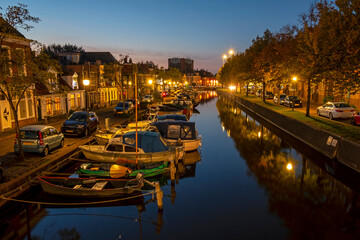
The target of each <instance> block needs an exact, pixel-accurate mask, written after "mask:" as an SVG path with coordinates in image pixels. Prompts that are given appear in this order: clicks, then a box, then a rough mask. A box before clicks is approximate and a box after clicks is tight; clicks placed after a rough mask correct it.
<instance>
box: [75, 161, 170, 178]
mask: <svg viewBox="0 0 360 240" xmlns="http://www.w3.org/2000/svg"><path fill="white" fill-rule="evenodd" d="M122 167H123V166H120V165H117V164H112V163H82V164H81V165H80V166H79V168H78V169H77V171H76V173H77V174H79V175H81V174H85V175H87V176H92V177H116V176H119V177H125V178H134V177H136V176H137V174H138V173H142V174H143V177H144V178H147V177H154V176H157V175H161V174H163V173H164V172H166V171H167V170H168V168H167V167H168V163H167V162H166V163H163V164H161V165H159V166H158V167H154V168H151V169H140V170H131V169H130V168H127V169H124V174H122V171H121V170H119V169H121V168H122Z"/></svg>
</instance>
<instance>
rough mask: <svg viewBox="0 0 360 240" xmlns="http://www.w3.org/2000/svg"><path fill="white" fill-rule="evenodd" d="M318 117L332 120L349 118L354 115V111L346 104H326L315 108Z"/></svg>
mask: <svg viewBox="0 0 360 240" xmlns="http://www.w3.org/2000/svg"><path fill="white" fill-rule="evenodd" d="M316 113H317V114H318V115H319V116H325V117H329V118H330V119H334V118H350V117H352V116H353V115H354V113H355V109H354V108H353V107H351V106H350V105H349V104H347V103H346V102H327V103H325V104H324V105H322V106H320V107H318V108H317V110H316Z"/></svg>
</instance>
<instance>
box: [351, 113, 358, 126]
mask: <svg viewBox="0 0 360 240" xmlns="http://www.w3.org/2000/svg"><path fill="white" fill-rule="evenodd" d="M350 122H351V124H353V125H360V112H358V113H354V114H353V115H352V116H351V118H350Z"/></svg>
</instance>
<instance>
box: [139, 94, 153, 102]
mask: <svg viewBox="0 0 360 240" xmlns="http://www.w3.org/2000/svg"><path fill="white" fill-rule="evenodd" d="M142 100H143V101H144V102H152V101H154V98H153V96H152V95H145V96H144V97H143V99H142Z"/></svg>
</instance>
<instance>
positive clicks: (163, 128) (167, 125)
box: [154, 121, 196, 140]
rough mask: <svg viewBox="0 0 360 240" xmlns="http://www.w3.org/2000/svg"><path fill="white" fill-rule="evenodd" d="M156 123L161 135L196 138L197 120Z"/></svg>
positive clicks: (167, 137)
mask: <svg viewBox="0 0 360 240" xmlns="http://www.w3.org/2000/svg"><path fill="white" fill-rule="evenodd" d="M154 125H155V126H156V128H157V129H158V131H159V132H160V134H161V136H163V137H164V138H166V139H179V138H180V139H181V140H195V139H196V129H195V122H187V121H158V122H155V123H154Z"/></svg>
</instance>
